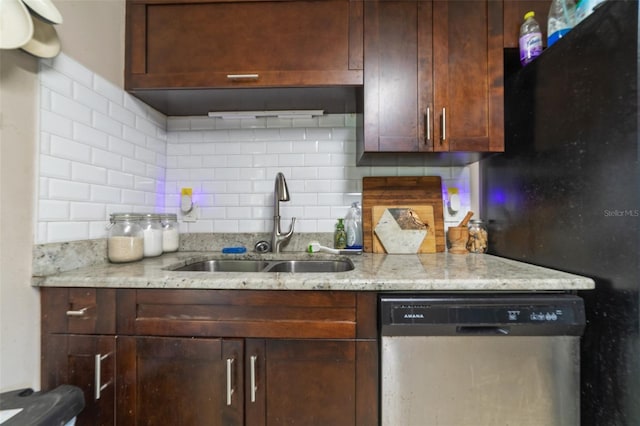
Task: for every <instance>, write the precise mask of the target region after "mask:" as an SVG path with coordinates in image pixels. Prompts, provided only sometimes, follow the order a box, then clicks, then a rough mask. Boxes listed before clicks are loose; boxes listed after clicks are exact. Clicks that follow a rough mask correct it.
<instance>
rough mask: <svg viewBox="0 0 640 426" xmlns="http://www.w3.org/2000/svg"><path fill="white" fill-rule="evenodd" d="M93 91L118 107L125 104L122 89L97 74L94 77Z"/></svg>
mask: <svg viewBox="0 0 640 426" xmlns="http://www.w3.org/2000/svg"><path fill="white" fill-rule="evenodd" d="M93 89H94V90H95V91H96V93H99V94H101V95H102V96H104V97H105V98H107V99H109V100H110V101H111V102H112V103H115V104H116V105H123V104H124V97H125V93H124V92H123V91H122V89H120V88H119V87H117V86H116V85H114V84H113V83H111V82H110V81H108V80H106V79H105V78H103V77H101V76H99V75H97V74H95V75H94V77H93Z"/></svg>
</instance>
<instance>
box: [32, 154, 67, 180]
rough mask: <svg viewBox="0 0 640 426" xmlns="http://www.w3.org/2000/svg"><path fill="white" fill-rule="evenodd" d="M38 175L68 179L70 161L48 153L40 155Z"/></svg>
mask: <svg viewBox="0 0 640 426" xmlns="http://www.w3.org/2000/svg"><path fill="white" fill-rule="evenodd" d="M40 176H46V177H54V178H62V179H69V178H71V161H69V160H65V159H62V158H57V157H52V156H50V155H44V154H43V155H40Z"/></svg>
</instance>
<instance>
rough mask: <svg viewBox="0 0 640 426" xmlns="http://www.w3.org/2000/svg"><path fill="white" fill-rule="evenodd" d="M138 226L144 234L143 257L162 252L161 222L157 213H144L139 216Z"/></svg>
mask: <svg viewBox="0 0 640 426" xmlns="http://www.w3.org/2000/svg"><path fill="white" fill-rule="evenodd" d="M140 226H141V227H142V232H143V234H144V257H155V256H160V255H161V254H162V223H161V222H160V215H159V214H157V213H145V214H142V215H141V217H140Z"/></svg>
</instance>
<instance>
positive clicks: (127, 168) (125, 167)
mask: <svg viewBox="0 0 640 426" xmlns="http://www.w3.org/2000/svg"><path fill="white" fill-rule="evenodd" d="M122 171H123V172H127V173H133V174H136V175H143V174H144V173H145V172H146V164H145V163H144V162H142V161H138V160H134V159H131V158H127V157H123V158H122Z"/></svg>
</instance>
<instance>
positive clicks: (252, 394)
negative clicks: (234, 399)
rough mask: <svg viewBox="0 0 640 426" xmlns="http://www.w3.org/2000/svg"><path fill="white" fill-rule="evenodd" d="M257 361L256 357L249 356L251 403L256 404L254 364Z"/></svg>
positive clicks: (256, 388) (256, 387)
mask: <svg viewBox="0 0 640 426" xmlns="http://www.w3.org/2000/svg"><path fill="white" fill-rule="evenodd" d="M257 361H258V356H257V355H251V402H256V391H257V390H258V386H256V362H257Z"/></svg>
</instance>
